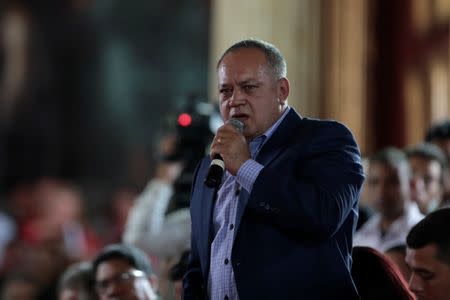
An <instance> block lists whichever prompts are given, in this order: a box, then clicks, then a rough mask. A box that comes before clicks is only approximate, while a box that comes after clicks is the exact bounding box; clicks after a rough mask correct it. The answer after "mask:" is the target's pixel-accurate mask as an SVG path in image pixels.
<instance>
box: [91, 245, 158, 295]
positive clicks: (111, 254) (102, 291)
mask: <svg viewBox="0 0 450 300" xmlns="http://www.w3.org/2000/svg"><path fill="white" fill-rule="evenodd" d="M92 268H93V273H94V276H95V289H96V291H97V294H98V296H99V298H100V299H101V300H108V299H130V300H131V299H132V300H156V299H158V297H157V295H156V291H157V279H156V276H155V275H154V274H153V271H152V267H151V264H150V260H149V258H148V257H147V255H146V254H145V253H144V252H143V251H141V250H140V249H138V248H136V247H134V246H131V245H124V244H113V245H109V246H106V247H105V248H104V249H103V250H101V251H100V253H99V254H98V255H97V256H96V257H95V259H94V261H93V263H92Z"/></svg>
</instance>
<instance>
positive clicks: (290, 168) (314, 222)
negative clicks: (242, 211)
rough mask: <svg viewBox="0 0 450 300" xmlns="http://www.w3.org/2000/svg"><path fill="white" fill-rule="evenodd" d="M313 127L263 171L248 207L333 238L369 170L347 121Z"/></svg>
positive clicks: (255, 212) (290, 225) (310, 233)
mask: <svg viewBox="0 0 450 300" xmlns="http://www.w3.org/2000/svg"><path fill="white" fill-rule="evenodd" d="M311 127H312V126H311ZM310 131H311V134H309V138H308V139H301V141H300V142H297V143H294V144H293V145H291V146H289V147H287V149H285V150H284V151H283V152H282V154H280V155H279V156H278V157H277V158H276V159H275V160H274V161H272V162H271V163H269V164H268V165H267V166H265V167H264V169H263V170H262V171H261V172H260V174H259V175H258V177H257V179H256V181H255V183H254V185H253V189H252V191H251V193H250V196H249V200H248V203H247V210H248V213H250V214H252V215H254V216H255V217H258V218H263V219H264V220H265V222H270V223H273V224H274V225H275V226H278V227H280V228H282V229H285V230H295V231H296V232H297V233H298V232H300V233H303V234H305V235H308V236H312V237H314V238H319V239H322V238H323V239H327V238H329V237H330V236H332V235H333V234H334V233H335V232H336V231H337V230H339V228H340V227H341V225H342V224H343V223H344V222H345V220H346V218H347V217H348V215H349V213H350V212H351V211H352V210H354V209H355V207H356V203H357V201H358V198H359V192H360V188H361V185H362V182H363V180H364V176H363V172H362V166H361V161H360V160H361V159H360V153H359V149H358V147H357V145H356V142H355V140H354V138H353V136H352V134H351V132H350V131H349V130H348V129H347V128H346V127H345V126H344V125H342V124H340V123H337V122H323V123H322V124H320V123H317V126H314V127H313V128H311V129H310ZM305 140H307V141H308V142H307V143H305Z"/></svg>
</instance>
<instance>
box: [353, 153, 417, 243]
mask: <svg viewBox="0 0 450 300" xmlns="http://www.w3.org/2000/svg"><path fill="white" fill-rule="evenodd" d="M411 178H412V176H411V169H410V166H409V163H408V160H407V157H406V155H405V154H404V153H403V152H402V151H401V150H398V149H396V148H393V147H389V148H386V149H383V150H381V151H380V152H378V153H376V154H375V155H373V156H372V157H371V158H370V160H369V168H368V171H367V179H366V189H367V197H369V198H370V199H369V202H370V203H372V204H373V205H374V208H375V210H376V211H377V213H376V214H375V215H373V216H372V217H371V218H370V219H369V220H368V221H367V222H366V223H365V224H364V225H363V226H362V227H361V229H360V230H358V231H357V232H356V234H355V237H354V240H353V245H354V246H368V247H372V248H375V249H376V250H378V251H381V252H385V251H386V250H388V249H389V248H391V247H392V246H395V245H399V244H405V243H406V235H407V234H408V232H409V230H410V229H411V227H413V226H414V225H415V224H416V223H417V222H419V221H420V220H421V219H422V218H423V215H422V214H421V213H420V211H419V209H418V207H417V204H416V203H414V202H413V201H411Z"/></svg>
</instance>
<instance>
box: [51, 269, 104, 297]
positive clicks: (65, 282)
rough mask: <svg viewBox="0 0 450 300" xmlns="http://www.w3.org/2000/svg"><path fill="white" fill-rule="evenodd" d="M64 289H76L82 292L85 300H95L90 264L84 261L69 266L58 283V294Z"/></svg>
mask: <svg viewBox="0 0 450 300" xmlns="http://www.w3.org/2000/svg"><path fill="white" fill-rule="evenodd" d="M65 289H78V290H81V291H82V292H83V295H84V296H85V297H86V299H96V294H95V290H94V276H93V272H92V264H91V263H90V262H87V261H84V262H79V263H75V264H72V265H70V266H69V267H68V268H67V269H66V270H65V271H64V273H63V274H62V275H61V277H60V280H59V283H58V291H59V293H61V292H62V291H63V290H65Z"/></svg>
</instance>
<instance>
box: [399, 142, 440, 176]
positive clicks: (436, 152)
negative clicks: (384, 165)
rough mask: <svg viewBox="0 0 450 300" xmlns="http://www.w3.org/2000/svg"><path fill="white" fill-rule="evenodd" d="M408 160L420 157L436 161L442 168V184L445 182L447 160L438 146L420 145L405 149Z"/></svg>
mask: <svg viewBox="0 0 450 300" xmlns="http://www.w3.org/2000/svg"><path fill="white" fill-rule="evenodd" d="M405 153H406V155H407V156H408V158H411V157H420V158H423V159H426V160H435V161H437V162H438V163H439V165H440V166H441V170H442V172H441V182H443V180H444V173H445V171H446V170H447V158H446V157H445V154H444V152H443V151H442V150H441V148H439V147H438V146H436V145H434V144H431V143H420V144H417V145H414V146H411V147H408V148H406V149H405Z"/></svg>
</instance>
